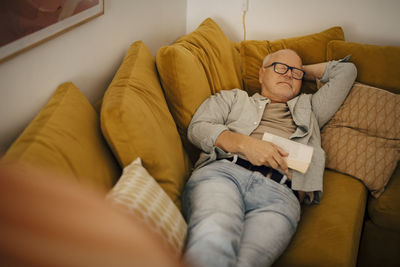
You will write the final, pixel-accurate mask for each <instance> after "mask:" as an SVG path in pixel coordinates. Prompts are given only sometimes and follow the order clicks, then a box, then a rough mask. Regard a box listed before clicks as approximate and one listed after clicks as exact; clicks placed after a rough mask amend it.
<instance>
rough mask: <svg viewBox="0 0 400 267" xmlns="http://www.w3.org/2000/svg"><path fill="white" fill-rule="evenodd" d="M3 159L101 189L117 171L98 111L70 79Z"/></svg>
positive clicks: (110, 184)
mask: <svg viewBox="0 0 400 267" xmlns="http://www.w3.org/2000/svg"><path fill="white" fill-rule="evenodd" d="M4 160H16V161H18V162H23V163H29V164H33V165H36V166H37V167H41V168H45V169H52V170H53V171H57V172H61V173H62V174H64V175H65V177H73V178H74V179H75V180H76V181H79V182H80V183H87V184H91V185H93V186H95V187H98V188H101V189H109V188H111V187H112V185H113V184H114V183H115V181H116V179H117V178H118V177H119V175H120V171H121V169H120V168H119V166H118V163H117V161H116V160H115V158H114V157H113V155H112V153H111V151H110V150H109V148H108V146H107V144H106V142H105V141H104V139H103V136H102V134H101V131H100V121H99V116H98V114H97V113H96V112H95V110H94V109H93V107H92V105H91V104H90V103H89V101H88V100H87V99H86V97H85V96H84V95H83V94H82V93H81V92H80V91H79V89H78V88H77V87H75V85H74V84H73V83H71V82H68V83H64V84H61V85H60V86H59V87H58V88H57V90H56V92H55V93H54V94H53V95H52V97H51V98H50V100H49V102H48V103H47V105H46V106H45V107H44V108H43V109H42V110H41V111H40V112H39V114H38V115H37V116H36V117H35V119H34V120H33V121H32V122H31V123H30V124H29V125H28V127H26V129H25V130H24V132H23V133H22V134H21V135H20V136H19V137H18V139H17V140H16V141H15V142H14V143H13V144H12V146H11V147H10V148H9V150H8V151H7V153H6V155H5V157H4Z"/></svg>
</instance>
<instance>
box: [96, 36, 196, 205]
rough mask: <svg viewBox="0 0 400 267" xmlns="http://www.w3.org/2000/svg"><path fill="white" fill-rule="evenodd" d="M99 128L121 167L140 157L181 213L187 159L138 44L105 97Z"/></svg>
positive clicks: (153, 69)
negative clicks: (179, 208)
mask: <svg viewBox="0 0 400 267" xmlns="http://www.w3.org/2000/svg"><path fill="white" fill-rule="evenodd" d="M101 127H102V131H103V134H104V136H105V138H106V140H107V142H108V143H109V145H110V147H111V148H112V150H113V152H114V153H115V155H116V157H117V158H118V160H119V162H120V164H121V166H123V167H125V166H127V165H128V164H130V163H131V162H132V161H133V160H134V159H136V158H137V157H140V158H141V159H142V162H143V166H144V167H145V168H146V169H147V170H148V171H149V173H150V174H151V175H152V176H153V177H154V178H155V179H156V181H157V182H158V183H159V184H160V186H161V187H162V188H163V189H164V191H165V192H166V193H167V195H168V196H169V197H170V198H171V199H172V200H173V201H174V202H175V204H176V205H177V206H178V207H179V206H180V194H181V191H182V190H183V186H184V184H185V182H186V178H187V176H188V173H189V169H190V164H189V159H188V157H187V154H186V152H185V151H184V149H183V146H182V142H181V140H180V138H179V134H178V131H177V129H176V125H175V122H174V120H173V118H172V116H171V114H170V112H169V110H168V106H167V103H166V101H165V98H164V94H163V91H162V89H161V86H160V83H159V80H158V76H157V72H156V67H155V60H154V57H153V55H152V54H151V53H150V51H149V49H148V48H147V47H146V46H145V44H144V43H143V42H141V41H138V42H135V43H133V44H132V45H131V47H130V48H129V50H128V52H127V54H126V56H125V58H124V60H123V62H122V64H121V66H120V68H119V69H118V71H117V73H116V75H115V77H114V79H113V80H112V82H111V84H110V86H109V87H108V89H107V91H106V93H105V95H104V98H103V104H102V108H101Z"/></svg>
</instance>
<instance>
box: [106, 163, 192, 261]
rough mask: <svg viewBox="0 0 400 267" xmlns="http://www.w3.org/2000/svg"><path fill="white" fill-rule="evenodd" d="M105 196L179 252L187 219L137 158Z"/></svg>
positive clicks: (182, 243) (183, 239)
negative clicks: (138, 219)
mask: <svg viewBox="0 0 400 267" xmlns="http://www.w3.org/2000/svg"><path fill="white" fill-rule="evenodd" d="M107 199H109V200H111V201H112V202H113V203H115V204H117V205H119V206H122V208H125V209H126V210H127V211H128V212H129V213H131V214H133V215H135V216H136V217H138V218H140V219H141V220H142V221H143V222H144V223H146V224H147V225H148V226H149V227H150V229H152V230H153V231H154V232H156V233H157V234H159V235H160V236H161V237H162V238H163V240H164V241H165V243H166V244H169V245H170V246H171V247H172V248H173V249H174V250H175V251H176V253H177V254H180V253H181V252H182V249H183V245H184V242H185V238H186V230H187V225H186V222H185V220H184V219H183V216H182V214H181V213H180V211H179V210H178V208H177V207H176V206H175V204H174V203H173V202H172V200H171V199H170V198H169V197H168V195H167V194H166V193H165V192H164V191H163V189H162V188H161V187H160V185H159V184H158V183H157V182H156V181H155V180H154V178H153V177H151V175H150V174H149V173H148V172H147V170H146V169H145V168H144V167H143V166H142V162H141V159H140V158H137V159H136V160H134V161H133V162H132V163H131V164H129V165H128V166H126V167H125V168H124V170H123V173H122V176H121V178H120V179H119V180H118V182H117V184H115V186H114V187H113V188H112V189H111V191H110V192H109V193H108V195H107Z"/></svg>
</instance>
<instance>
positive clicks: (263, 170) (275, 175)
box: [227, 157, 299, 198]
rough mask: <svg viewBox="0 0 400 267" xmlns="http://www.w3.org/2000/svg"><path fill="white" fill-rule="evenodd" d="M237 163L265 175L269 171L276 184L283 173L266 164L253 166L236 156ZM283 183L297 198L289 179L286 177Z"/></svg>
mask: <svg viewBox="0 0 400 267" xmlns="http://www.w3.org/2000/svg"><path fill="white" fill-rule="evenodd" d="M227 160H229V161H232V162H234V158H233V157H232V158H228V159H227ZM235 163H236V164H237V165H239V166H242V167H243V168H245V169H247V170H250V171H255V172H260V173H261V174H262V175H264V176H267V175H268V173H270V172H271V179H272V180H273V181H275V182H277V183H278V184H280V183H281V181H282V178H283V174H281V173H280V172H278V171H277V170H275V169H273V168H270V167H267V166H264V165H262V166H255V165H253V164H251V163H250V162H249V161H247V160H244V159H241V158H239V157H238V158H237V160H236V162H235ZM283 184H285V185H287V187H289V188H290V189H291V190H292V191H293V193H294V194H295V195H296V197H297V198H299V193H298V192H297V191H295V190H293V189H292V181H291V180H290V179H286V180H285V181H284V182H283Z"/></svg>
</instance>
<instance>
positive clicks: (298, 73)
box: [264, 62, 306, 80]
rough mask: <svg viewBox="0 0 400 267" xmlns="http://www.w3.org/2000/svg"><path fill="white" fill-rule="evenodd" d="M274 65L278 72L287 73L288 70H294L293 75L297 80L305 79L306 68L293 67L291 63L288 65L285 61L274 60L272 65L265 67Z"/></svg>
mask: <svg viewBox="0 0 400 267" xmlns="http://www.w3.org/2000/svg"><path fill="white" fill-rule="evenodd" d="M272 66H274V71H275V72H276V73H278V74H285V73H286V72H288V70H291V71H292V77H293V79H296V80H301V79H303V77H304V75H306V72H305V71H304V70H301V69H299V68H295V67H291V66H289V65H286V64H285V63H281V62H274V63H272V64H271V65H268V66H264V69H267V68H269V67H272Z"/></svg>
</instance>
